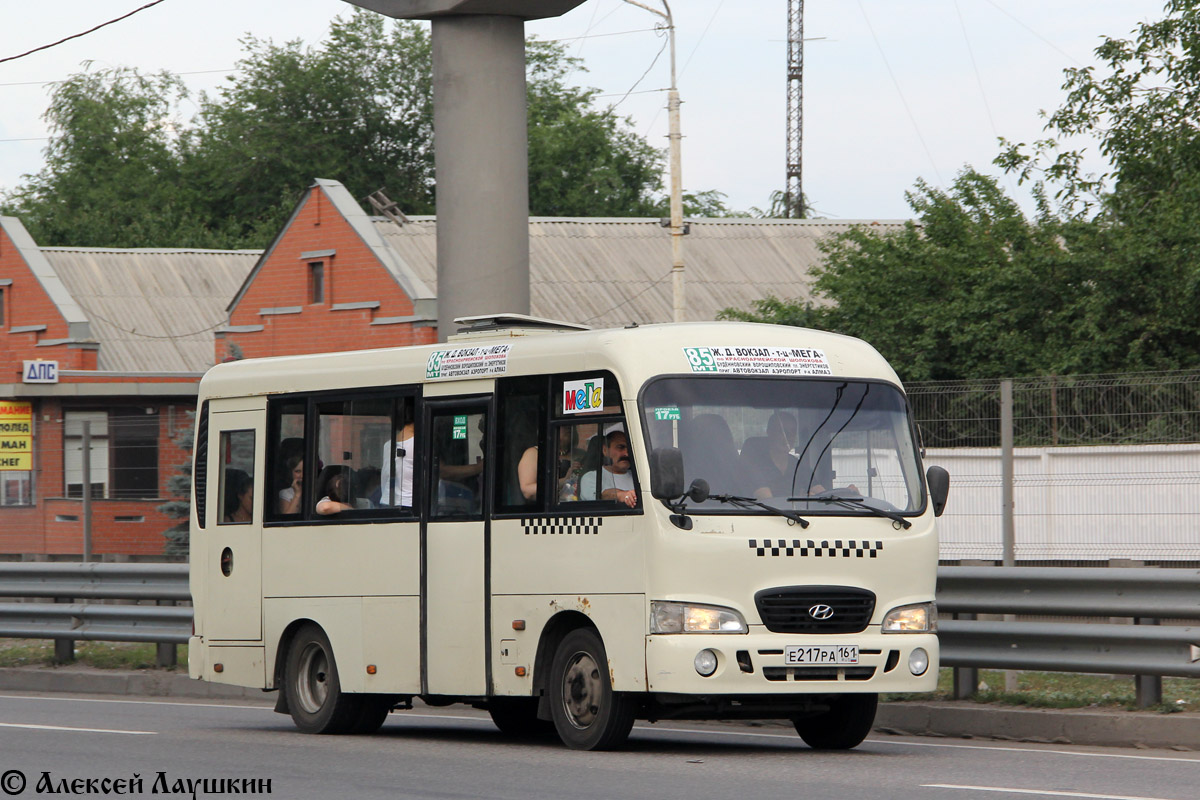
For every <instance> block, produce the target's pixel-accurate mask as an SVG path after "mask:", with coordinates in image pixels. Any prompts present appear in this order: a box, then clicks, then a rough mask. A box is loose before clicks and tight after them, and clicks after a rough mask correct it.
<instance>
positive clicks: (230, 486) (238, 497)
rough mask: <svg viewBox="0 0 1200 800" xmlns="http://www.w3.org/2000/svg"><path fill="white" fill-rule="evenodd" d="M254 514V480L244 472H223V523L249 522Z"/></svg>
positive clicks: (233, 469) (238, 470)
mask: <svg viewBox="0 0 1200 800" xmlns="http://www.w3.org/2000/svg"><path fill="white" fill-rule="evenodd" d="M253 514H254V479H253V478H251V477H250V475H249V474H248V473H247V472H245V471H244V470H240V469H236V468H234V467H229V468H227V469H226V470H225V521H226V522H242V523H245V522H249V521H250V519H251V517H252V516H253Z"/></svg>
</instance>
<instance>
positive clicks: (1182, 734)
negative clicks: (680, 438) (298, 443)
mask: <svg viewBox="0 0 1200 800" xmlns="http://www.w3.org/2000/svg"><path fill="white" fill-rule="evenodd" d="M0 691H9V692H13V691H16V692H71V693H77V694H113V695H133V696H140V697H178V698H187V699H201V700H204V699H207V700H251V701H256V702H259V703H267V702H273V699H274V695H273V694H268V693H265V692H263V691H262V690H261V689H246V688H243V687H240V686H226V685H224V684H219V683H209V682H208V681H197V680H192V679H191V678H189V677H188V676H187V675H183V674H179V673H171V672H154V671H145V672H118V671H114V670H99V669H80V668H73V667H58V668H13V667H10V668H0ZM781 724H784V725H786V724H787V723H781ZM875 730H876V731H877V732H879V733H884V734H890V735H893V736H935V737H956V738H962V739H990V740H998V741H1012V742H1034V743H1040V744H1073V745H1094V746H1102V747H1137V748H1162V749H1171V750H1179V751H1190V750H1200V713H1197V712H1180V713H1175V714H1161V713H1154V712H1134V711H1100V710H1096V709H1044V708H1039V709H1028V708H1012V707H1007V706H996V705H990V704H984V703H971V702H968V701H962V700H959V701H954V702H911V701H906V702H900V703H881V704H880V706H879V712H878V714H877V715H876V717H875Z"/></svg>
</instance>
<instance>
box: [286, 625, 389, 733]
mask: <svg viewBox="0 0 1200 800" xmlns="http://www.w3.org/2000/svg"><path fill="white" fill-rule="evenodd" d="M285 675H286V681H287V683H286V686H287V693H288V711H289V713H291V715H292V721H293V722H295V723H296V727H297V728H299V729H300V730H301V731H303V732H304V733H350V732H352V731H353V730H354V729H355V726H356V724H357V723H358V720H359V716H360V713H361V711H362V698H361V697H360V696H358V695H352V694H345V693H343V692H342V686H341V682H340V681H339V680H338V671H337V662H336V661H334V658H333V647H331V646H330V644H329V637H328V636H326V635H325V631H323V630H321V628H320V627H318V626H317V625H313V624H307V625H305V626H304V627H302V628H300V630H298V631H296V635H295V636H294V637H293V638H292V646H291V647H290V648H289V649H288V659H287V668H286V672H285ZM380 724H383V721H382V719H380ZM376 727H378V726H376Z"/></svg>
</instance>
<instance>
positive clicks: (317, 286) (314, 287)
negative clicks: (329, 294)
mask: <svg viewBox="0 0 1200 800" xmlns="http://www.w3.org/2000/svg"><path fill="white" fill-rule="evenodd" d="M308 290H309V291H308V302H310V303H314V304H315V303H324V302H325V262H324V261H310V262H309V264H308Z"/></svg>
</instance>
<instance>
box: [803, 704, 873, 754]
mask: <svg viewBox="0 0 1200 800" xmlns="http://www.w3.org/2000/svg"><path fill="white" fill-rule="evenodd" d="M878 707H879V695H877V694H835V695H832V696H831V697H830V698H829V709H828V710H826V711H820V712H818V713H816V714H812V715H806V716H800V717H794V718H793V719H792V724H793V725H795V726H796V733H798V734H800V738H801V739H803V740H804V743H805V744H807V745H808V746H809V747H811V748H813V749H814V750H849V749H850V748H852V747H857V746H858V745H860V744H862V740H863V739H866V738H867V734H868V733H870V732H871V728H872V726H874V724H875V711H876V709H877V708H878Z"/></svg>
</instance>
